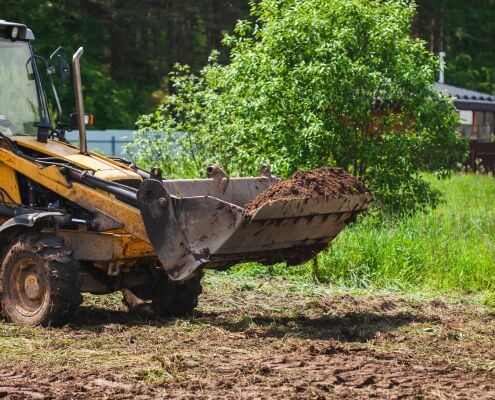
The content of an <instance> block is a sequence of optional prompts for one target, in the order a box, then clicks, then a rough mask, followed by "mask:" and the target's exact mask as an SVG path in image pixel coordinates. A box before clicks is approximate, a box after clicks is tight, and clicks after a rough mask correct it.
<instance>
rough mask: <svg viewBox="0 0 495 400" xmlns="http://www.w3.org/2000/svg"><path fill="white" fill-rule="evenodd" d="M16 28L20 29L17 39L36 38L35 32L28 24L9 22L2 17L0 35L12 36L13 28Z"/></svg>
mask: <svg viewBox="0 0 495 400" xmlns="http://www.w3.org/2000/svg"><path fill="white" fill-rule="evenodd" d="M14 28H17V29H18V30H19V31H18V35H17V39H20V40H34V35H33V32H32V31H31V29H29V28H28V27H27V26H26V25H24V24H19V23H17V22H8V21H5V20H3V19H0V37H4V38H11V37H12V30H13V29H14Z"/></svg>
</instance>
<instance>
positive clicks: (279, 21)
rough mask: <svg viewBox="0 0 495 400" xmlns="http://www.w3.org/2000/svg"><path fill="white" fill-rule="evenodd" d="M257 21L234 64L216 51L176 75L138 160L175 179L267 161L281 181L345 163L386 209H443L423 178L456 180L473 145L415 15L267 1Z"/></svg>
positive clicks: (405, 9) (234, 47) (236, 39)
mask: <svg viewBox="0 0 495 400" xmlns="http://www.w3.org/2000/svg"><path fill="white" fill-rule="evenodd" d="M251 14H252V16H253V19H254V22H252V23H251V22H247V21H240V22H239V23H238V24H237V26H236V28H235V33H234V34H233V35H231V36H227V37H226V38H225V39H224V43H225V44H226V45H227V46H228V47H229V49H230V60H231V62H230V63H229V64H228V65H220V64H219V63H218V62H216V58H217V55H216V54H215V53H214V54H213V55H212V57H211V58H210V62H209V64H208V65H207V66H206V67H205V68H204V69H203V70H202V71H201V73H200V74H199V75H198V76H195V75H192V74H190V73H189V71H188V69H187V68H184V67H182V68H179V69H178V71H177V73H175V74H174V75H172V77H171V81H172V82H173V85H174V87H175V94H173V95H171V96H168V97H166V99H165V101H164V102H163V104H162V105H160V106H159V107H158V110H157V111H156V112H155V113H154V114H151V115H147V116H144V117H142V118H141V119H140V120H139V126H140V128H141V130H140V133H139V134H138V136H137V138H136V141H135V143H134V144H133V145H132V146H130V147H129V149H128V150H129V155H130V156H131V158H134V159H135V160H136V161H138V162H144V163H145V164H147V165H151V164H153V163H158V164H161V165H162V166H163V167H164V169H165V172H166V173H167V174H169V175H171V176H173V175H177V173H178V172H180V173H184V171H194V170H196V173H198V171H201V170H202V169H203V168H204V167H205V166H206V165H207V164H210V163H218V164H220V165H222V166H223V167H224V168H226V169H227V170H228V171H229V173H231V174H242V175H244V174H254V173H257V171H258V166H259V164H260V163H261V162H269V163H270V164H271V165H272V167H273V170H274V171H275V172H276V173H278V174H282V175H289V174H291V173H292V172H294V171H295V170H297V169H307V168H314V167H318V166H322V165H337V166H340V167H343V168H345V169H347V170H348V171H349V172H351V173H352V174H354V175H355V176H357V177H358V178H361V179H364V180H365V181H366V182H367V184H368V185H369V186H370V187H371V188H372V189H373V190H374V192H375V195H376V198H377V203H378V204H380V205H381V206H382V208H383V209H385V210H387V211H390V212H399V213H401V212H411V211H414V210H417V209H421V208H424V207H427V206H430V205H435V204H436V203H437V202H438V200H439V193H437V192H435V191H434V190H433V189H432V188H431V186H430V185H429V184H428V183H427V182H426V181H425V180H423V178H422V176H421V171H422V170H424V169H435V170H437V171H440V172H441V173H442V174H443V175H446V174H448V172H449V170H450V169H451V168H452V167H453V165H454V163H455V162H456V161H459V160H461V158H462V156H463V153H464V150H465V147H464V143H463V142H462V141H461V139H460V138H459V136H458V135H457V134H456V132H455V131H454V127H455V125H456V123H457V117H456V112H455V109H454V107H453V105H452V102H451V100H450V99H448V98H445V97H443V96H442V95H440V94H438V93H435V92H434V91H433V90H432V83H433V81H434V78H435V75H436V72H437V60H436V58H435V57H434V56H433V55H432V54H431V53H430V52H428V51H427V50H426V49H425V43H424V42H423V41H421V40H419V39H415V38H413V37H412V36H411V23H412V20H413V18H414V14H415V7H414V6H413V5H412V4H411V3H410V2H407V1H393V2H383V1H379V0H304V1H301V0H264V1H261V2H260V3H252V9H251ZM150 149H160V151H159V154H160V155H159V156H158V157H154V156H153V155H151V154H150V153H149V151H150ZM163 154H173V157H172V158H173V159H167V160H164V159H163Z"/></svg>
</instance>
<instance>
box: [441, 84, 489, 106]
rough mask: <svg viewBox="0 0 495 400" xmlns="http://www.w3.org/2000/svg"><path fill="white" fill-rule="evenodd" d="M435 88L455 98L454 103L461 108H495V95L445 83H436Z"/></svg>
mask: <svg viewBox="0 0 495 400" xmlns="http://www.w3.org/2000/svg"><path fill="white" fill-rule="evenodd" d="M435 89H436V90H438V91H440V92H443V93H446V94H448V95H450V96H452V97H453V98H454V104H455V105H456V107H457V108H458V109H461V110H494V109H495V95H492V94H488V93H482V92H477V91H475V90H469V89H464V88H460V87H457V86H452V85H446V84H445V83H439V82H436V83H435Z"/></svg>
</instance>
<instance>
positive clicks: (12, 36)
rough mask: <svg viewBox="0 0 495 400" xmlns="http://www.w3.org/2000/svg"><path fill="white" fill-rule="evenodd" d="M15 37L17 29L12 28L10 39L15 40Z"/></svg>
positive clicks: (17, 34)
mask: <svg viewBox="0 0 495 400" xmlns="http://www.w3.org/2000/svg"><path fill="white" fill-rule="evenodd" d="M17 36H19V27H17V26H14V27H13V28H12V31H11V32H10V37H11V38H12V40H16V39H17Z"/></svg>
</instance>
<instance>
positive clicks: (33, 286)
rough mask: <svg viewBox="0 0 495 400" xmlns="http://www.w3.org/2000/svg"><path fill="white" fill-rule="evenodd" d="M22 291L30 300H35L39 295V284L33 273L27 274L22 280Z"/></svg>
mask: <svg viewBox="0 0 495 400" xmlns="http://www.w3.org/2000/svg"><path fill="white" fill-rule="evenodd" d="M24 292H25V293H26V296H27V297H28V298H29V299H30V300H36V299H38V298H39V297H40V295H41V285H40V281H39V279H38V277H37V276H36V275H34V274H29V275H28V276H26V279H25V280H24Z"/></svg>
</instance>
